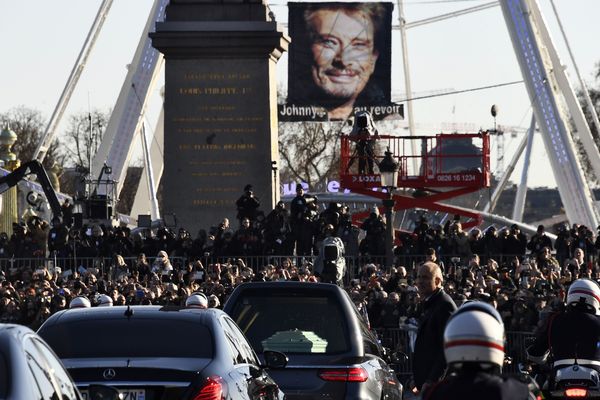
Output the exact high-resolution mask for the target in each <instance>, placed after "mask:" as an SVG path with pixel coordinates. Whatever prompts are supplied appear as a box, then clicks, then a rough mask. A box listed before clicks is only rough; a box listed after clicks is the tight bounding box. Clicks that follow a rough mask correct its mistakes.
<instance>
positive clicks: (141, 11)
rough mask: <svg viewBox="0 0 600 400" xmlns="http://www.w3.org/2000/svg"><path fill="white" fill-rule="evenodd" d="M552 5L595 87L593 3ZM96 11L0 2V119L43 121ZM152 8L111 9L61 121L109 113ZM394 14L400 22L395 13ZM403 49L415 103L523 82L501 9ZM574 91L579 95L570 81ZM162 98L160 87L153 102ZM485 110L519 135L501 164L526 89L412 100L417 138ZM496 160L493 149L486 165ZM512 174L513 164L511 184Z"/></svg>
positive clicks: (420, 6) (410, 2) (124, 1)
mask: <svg viewBox="0 0 600 400" xmlns="http://www.w3.org/2000/svg"><path fill="white" fill-rule="evenodd" d="M488 2H489V0H488V1H479V0H464V1H444V0H437V1H436V0H406V1H405V14H406V19H407V21H408V22H413V21H417V20H421V19H424V18H427V17H431V16H435V15H439V14H442V13H447V12H451V11H455V10H459V9H464V8H467V7H473V6H476V5H480V4H485V3H488ZM539 2H540V5H541V7H542V11H543V13H544V16H545V19H546V21H547V23H548V26H549V29H550V31H551V33H552V34H553V38H554V40H555V44H556V46H557V47H558V49H559V52H560V55H561V58H562V60H563V63H564V64H565V65H566V67H567V70H568V71H569V73H570V76H571V77H572V78H573V79H574V77H575V74H574V71H573V69H572V65H571V62H570V59H569V57H568V54H567V52H566V49H565V47H564V45H563V41H562V36H561V34H560V31H559V29H558V26H557V24H556V18H555V16H554V13H553V11H552V8H551V5H550V0H539ZM554 2H555V4H556V7H557V9H558V12H559V15H560V18H561V21H562V23H563V26H564V29H565V31H566V34H567V38H568V40H569V42H570V45H571V47H572V50H573V52H574V55H575V57H576V60H577V63H578V65H579V68H580V71H581V73H582V75H583V77H584V79H585V80H586V81H587V83H588V85H592V86H600V83H598V82H596V81H594V79H593V71H594V69H595V64H596V63H597V62H599V61H600V46H599V45H598V44H597V38H599V37H600V24H599V23H597V18H598V16H599V15H600V0H554ZM100 3H101V1H100V0H52V1H47V0H19V1H6V0H5V1H0V48H1V49H2V57H1V61H0V112H4V111H7V110H8V109H10V108H12V107H14V106H18V105H25V106H28V107H32V108H37V109H39V110H41V111H42V112H43V114H44V115H45V117H46V118H49V116H50V114H51V113H52V110H53V109H54V107H55V105H56V102H57V101H58V99H59V96H60V93H61V91H62V89H63V87H64V84H65V82H66V80H67V77H68V76H69V73H70V71H71V68H72V67H73V63H74V61H75V59H76V57H77V55H78V53H79V51H80V49H81V46H82V44H83V41H84V39H85V36H86V35H87V32H88V30H89V27H90V26H91V23H92V21H93V19H94V17H95V15H96V12H97V10H98V7H99V5H100ZM270 4H271V8H272V10H273V12H274V13H275V15H276V17H277V20H278V21H280V22H286V21H287V7H286V3H285V2H283V1H279V2H272V3H270ZM151 6H152V0H115V1H114V3H113V6H112V8H111V10H110V13H109V15H108V19H107V21H106V23H105V26H104V29H103V31H102V34H101V36H100V38H99V40H98V42H97V45H96V47H95V50H94V52H93V54H92V56H91V59H90V61H89V64H88V65H87V67H86V70H85V72H84V74H83V75H82V78H81V80H80V82H79V85H78V87H77V90H76V92H75V93H74V95H73V98H72V101H71V103H70V106H69V109H68V110H67V113H66V114H67V115H69V114H70V113H73V112H78V111H85V110H87V109H88V107H90V106H91V107H92V108H102V109H109V108H111V107H112V106H113V105H114V102H115V101H116V99H117V96H118V93H119V91H120V89H121V85H122V83H123V79H124V78H125V74H126V66H127V64H128V63H130V62H131V59H132V57H133V53H134V50H135V48H136V46H137V43H138V41H139V39H140V35H141V34H142V29H143V26H144V24H145V22H146V19H147V17H148V13H149V11H150V8H151ZM394 15H395V20H394V24H397V23H398V22H397V7H395V11H394ZM392 36H393V42H394V45H393V48H392V49H391V51H392V55H393V64H392V86H393V93H394V94H395V97H396V98H397V99H399V98H403V97H404V95H403V93H404V92H405V89H404V80H403V75H402V58H401V57H402V55H401V52H400V37H399V31H398V30H394V31H393V33H392ZM407 41H408V50H409V61H410V69H411V71H410V72H411V81H412V89H413V91H414V92H415V95H416V96H419V95H422V94H430V93H431V92H432V91H438V90H447V89H454V90H464V89H470V88H477V87H482V86H489V85H495V84H501V83H506V82H511V81H516V80H520V79H522V78H521V76H520V71H519V67H518V64H517V61H516V58H515V55H514V51H513V49H512V44H511V41H510V38H509V34H508V32H507V29H506V24H505V22H504V19H503V16H502V12H501V9H500V7H494V8H491V9H488V10H485V11H482V12H478V13H474V14H469V15H466V16H461V17H457V18H453V19H449V20H445V21H443V22H439V23H435V24H429V25H425V26H421V27H417V28H413V29H411V30H409V31H408V34H407ZM286 69H287V57H286V56H284V57H283V59H282V60H281V61H280V63H279V67H278V79H279V81H280V82H281V84H285V83H286V75H287V74H286ZM573 82H574V80H573ZM574 85H575V86H576V87H578V84H577V83H575V82H574ZM159 90H160V85H158V86H157V88H156V89H155V95H156V94H157V93H158V91H159ZM492 104H497V105H498V107H499V110H500V113H499V115H498V119H497V122H498V124H501V125H506V126H510V127H516V129H515V130H514V135H511V134H508V135H505V150H506V151H505V153H506V155H505V164H508V162H509V161H510V158H511V154H512V150H513V149H514V148H515V147H516V145H517V142H518V141H519V140H520V138H521V137H522V135H523V132H524V130H525V129H526V128H527V127H528V125H529V122H530V118H531V107H530V105H529V99H528V96H527V93H526V91H525V89H524V85H523V84H519V85H513V86H509V87H501V88H496V89H490V90H484V91H476V92H471V93H468V94H457V95H452V96H444V97H438V98H435V99H429V100H418V101H415V102H414V107H415V114H414V116H415V121H416V123H417V125H418V126H419V133H421V134H434V133H437V132H439V130H440V129H446V131H448V130H449V129H451V125H450V124H452V123H458V124H460V125H459V126H465V127H466V129H470V130H472V129H475V130H476V129H479V128H484V129H485V128H491V127H492V126H493V119H492V117H491V116H490V111H489V110H490V107H491V105H492ZM157 118H158V114H157V112H153V113H151V114H150V115H148V117H147V121H148V123H149V124H154V123H155V121H156V120H157ZM64 120H66V118H65V119H64ZM62 126H64V124H63V125H62ZM459 129H461V130H462V129H463V128H459ZM513 136H514V137H513ZM534 146H535V150H534V158H533V160H532V170H531V172H530V186H555V183H554V180H553V177H552V174H549V173H548V171H549V163H548V159H547V156H546V155H545V151H544V150H543V143H542V141H541V139H539V138H538V139H537V140H536V141H535V144H534ZM495 157H496V152H495V148H494V149H493V154H492V159H495ZM492 167H495V162H493V164H492ZM519 176H520V166H518V168H517V170H516V172H515V175H513V180H518V179H519Z"/></svg>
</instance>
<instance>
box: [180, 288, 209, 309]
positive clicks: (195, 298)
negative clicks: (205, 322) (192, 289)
mask: <svg viewBox="0 0 600 400" xmlns="http://www.w3.org/2000/svg"><path fill="white" fill-rule="evenodd" d="M185 307H186V308H199V309H204V308H208V298H207V297H206V295H205V294H204V293H202V292H196V293H192V294H191V295H190V296H189V297H188V298H187V299H186V300H185Z"/></svg>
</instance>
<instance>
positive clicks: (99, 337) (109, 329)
mask: <svg viewBox="0 0 600 400" xmlns="http://www.w3.org/2000/svg"><path fill="white" fill-rule="evenodd" d="M40 335H41V336H42V337H43V339H44V340H45V341H46V342H47V343H48V344H49V345H50V346H51V347H52V349H53V350H54V352H55V353H56V354H57V355H58V356H59V357H60V358H90V357H197V358H212V357H213V340H212V335H211V333H210V331H209V330H208V328H206V327H205V326H202V325H199V324H198V323H194V322H191V321H179V320H161V321H157V320H154V319H137V320H135V321H132V320H129V321H128V320H126V319H125V318H122V319H119V320H106V319H101V320H84V321H82V320H79V321H72V322H68V323H61V324H58V325H52V326H48V327H46V328H45V329H43V331H41V332H40Z"/></svg>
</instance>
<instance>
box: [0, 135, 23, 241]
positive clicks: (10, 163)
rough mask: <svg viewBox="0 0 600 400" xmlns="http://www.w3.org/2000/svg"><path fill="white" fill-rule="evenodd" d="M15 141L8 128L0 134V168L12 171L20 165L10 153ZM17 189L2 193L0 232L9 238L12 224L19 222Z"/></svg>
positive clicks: (14, 155)
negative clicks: (0, 166) (0, 165)
mask: <svg viewBox="0 0 600 400" xmlns="http://www.w3.org/2000/svg"><path fill="white" fill-rule="evenodd" d="M16 140H17V135H16V134H15V133H14V132H13V131H11V130H10V129H9V128H8V127H6V128H4V129H3V130H2V132H0V161H1V164H2V168H4V169H6V170H7V171H14V170H15V169H17V168H18V167H19V165H21V163H20V161H19V160H18V159H17V155H16V154H15V153H13V152H12V146H13V144H15V142H16ZM17 197H18V193H17V187H16V186H13V187H11V188H10V189H8V190H7V191H5V192H4V193H2V202H1V207H0V232H6V233H7V234H8V236H9V237H10V236H11V235H12V233H13V224H14V223H17V222H19V212H18V207H17Z"/></svg>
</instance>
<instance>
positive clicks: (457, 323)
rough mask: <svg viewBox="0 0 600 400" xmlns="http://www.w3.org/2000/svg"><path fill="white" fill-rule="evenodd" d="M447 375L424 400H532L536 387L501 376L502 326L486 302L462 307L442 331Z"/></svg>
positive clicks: (432, 387) (474, 302)
mask: <svg viewBox="0 0 600 400" xmlns="http://www.w3.org/2000/svg"><path fill="white" fill-rule="evenodd" d="M444 355H445V357H446V362H447V363H448V369H447V371H446V376H445V377H444V378H443V379H442V380H441V381H439V382H437V383H435V384H433V385H431V386H429V387H428V388H427V389H426V390H425V392H424V394H423V400H441V399H461V400H469V399H473V400H475V399H477V400H480V399H486V400H487V399H494V400H495V399H498V400H499V399H502V400H504V399H506V400H529V399H531V400H535V399H536V394H535V393H534V392H535V390H534V388H535V384H534V383H533V382H532V383H531V385H532V386H531V387H529V386H528V384H527V383H525V382H521V381H520V380H517V379H515V378H506V377H503V376H502V375H501V372H502V365H503V364H504V324H503V323H502V318H501V317H500V314H499V313H498V312H497V311H496V309H495V308H494V307H492V306H491V305H489V304H487V303H483V302H479V301H473V302H468V303H466V304H464V305H463V306H462V307H460V308H459V309H458V310H456V312H455V313H454V314H453V315H452V317H450V319H449V320H448V324H447V325H446V329H445V330H444Z"/></svg>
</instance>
